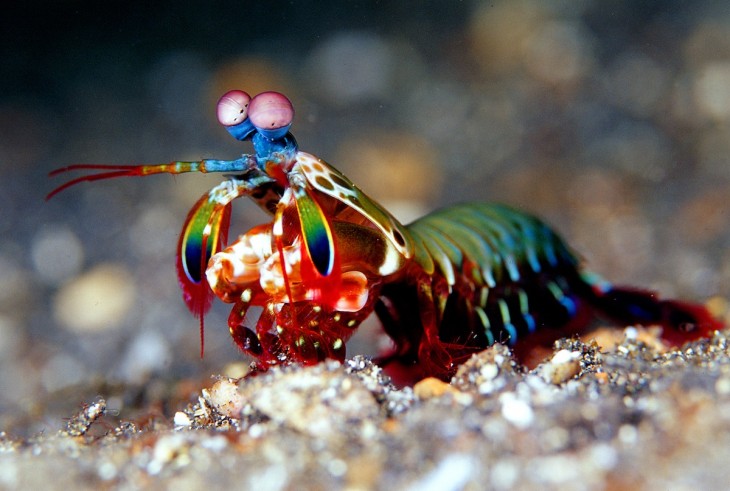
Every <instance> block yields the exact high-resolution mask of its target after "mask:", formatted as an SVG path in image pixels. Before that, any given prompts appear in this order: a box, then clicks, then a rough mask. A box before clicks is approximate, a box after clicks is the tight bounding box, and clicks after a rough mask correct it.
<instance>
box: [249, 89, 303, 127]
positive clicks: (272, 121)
mask: <svg viewBox="0 0 730 491" xmlns="http://www.w3.org/2000/svg"><path fill="white" fill-rule="evenodd" d="M248 117H249V119H250V120H251V123H252V124H253V125H254V126H255V127H256V128H258V129H261V130H275V129H278V128H283V127H285V126H289V125H290V124H291V123H292V121H293V120H294V106H292V103H291V101H290V100H289V99H287V97H286V96H285V95H284V94H280V93H278V92H262V93H260V94H258V95H257V96H255V97H254V98H253V99H251V103H250V104H249V106H248Z"/></svg>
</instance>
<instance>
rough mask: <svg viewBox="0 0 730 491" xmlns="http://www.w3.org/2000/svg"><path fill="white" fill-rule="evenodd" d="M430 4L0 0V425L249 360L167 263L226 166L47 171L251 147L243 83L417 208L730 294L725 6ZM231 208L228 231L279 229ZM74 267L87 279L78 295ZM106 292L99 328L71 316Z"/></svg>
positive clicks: (647, 275) (591, 261)
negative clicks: (230, 121) (213, 171)
mask: <svg viewBox="0 0 730 491" xmlns="http://www.w3.org/2000/svg"><path fill="white" fill-rule="evenodd" d="M203 5H204V6H203ZM416 5H417V7H414V3H413V2H401V1H391V2H374V1H373V2H366V1H352V2H339V1H338V2H334V1H333V2H322V1H318V2H296V1H294V2H283V1H268V2H206V3H204V4H203V3H202V2H200V3H199V2H175V3H170V4H167V5H166V6H153V2H104V3H103V4H101V3H98V2H81V1H79V2H73V1H68V2H40V1H38V2H26V3H25V5H23V6H18V5H10V6H4V7H3V9H4V11H3V14H2V20H0V28H1V29H0V40H1V43H2V44H1V51H0V62H1V63H0V75H1V76H0V170H1V174H0V175H1V176H2V180H1V181H0V182H2V184H1V185H0V186H1V188H0V191H1V192H0V234H1V235H0V272H2V274H0V411H1V413H2V415H3V416H2V417H0V428H2V427H3V426H5V425H6V424H10V422H12V421H15V420H16V419H17V418H16V417H14V416H12V415H13V414H17V413H24V414H32V415H33V414H35V415H38V416H41V415H43V414H45V411H44V409H43V403H42V402H41V401H44V400H46V399H47V397H48V395H49V394H50V395H53V394H57V393H59V391H66V393H68V392H70V393H71V394H72V395H71V396H69V398H70V399H71V401H72V402H73V403H75V402H77V401H79V400H81V399H82V396H81V395H77V394H78V392H74V387H79V386H85V385H88V384H90V383H91V382H93V381H98V380H105V381H116V382H120V383H122V384H125V383H126V384H133V383H134V384H149V383H152V382H151V381H154V380H156V379H160V378H170V379H179V378H181V377H184V376H189V377H200V378H203V377H206V376H207V375H208V374H210V373H215V372H220V371H221V370H225V369H226V367H227V366H228V364H229V363H231V362H235V361H240V360H241V357H240V355H239V354H238V353H237V352H236V350H235V349H234V347H233V346H232V343H231V341H230V339H229V337H228V334H227V329H226V328H225V316H226V315H227V308H226V306H222V305H218V306H217V307H216V308H215V309H214V311H213V312H212V313H211V315H210V316H209V317H208V319H207V326H208V330H207V337H206V356H205V358H204V359H203V360H202V361H201V360H200V359H199V358H198V350H199V348H198V333H197V322H196V321H195V319H193V318H192V317H191V316H190V315H189V314H188V313H187V312H186V310H185V308H184V306H183V304H182V301H181V300H180V295H179V292H178V290H177V284H176V280H175V272H174V251H175V244H176V241H177V234H178V233H179V229H180V227H181V225H182V222H183V220H184V218H185V215H186V213H187V210H188V209H189V208H190V206H192V204H193V203H194V202H195V201H196V200H197V198H198V197H199V196H200V195H202V194H203V193H204V192H205V191H206V190H207V189H208V188H210V187H212V186H213V185H214V184H215V183H217V182H219V181H220V178H217V177H215V176H212V177H211V176H177V177H174V178H173V177H170V176H156V177H149V178H145V179H119V180H115V181H109V182H99V183H95V184H82V185H79V186H78V187H76V188H72V189H70V190H68V191H66V192H64V193H62V194H61V195H59V196H58V197H57V198H54V199H53V200H52V201H50V202H44V196H45V195H46V194H47V193H48V192H49V191H50V190H52V189H53V188H54V187H55V186H56V185H58V184H60V183H61V182H63V181H62V179H58V178H56V179H50V178H48V177H47V173H48V172H49V171H50V170H52V169H54V168H57V167H60V166H62V165H66V164H69V163H138V162H139V163H141V162H145V163H155V162H165V161H168V160H173V159H174V160H178V159H187V160H194V159H197V158H201V157H217V158H235V157H237V156H238V155H239V154H240V153H242V152H247V151H249V150H250V149H249V147H248V146H246V145H242V144H240V143H239V142H236V141H234V140H232V139H231V138H230V137H229V136H228V135H227V133H226V132H225V131H224V130H223V129H221V128H220V127H218V125H217V124H216V121H215V102H216V100H217V98H218V97H219V96H220V95H221V94H222V93H223V92H225V91H226V90H229V89H231V88H241V89H244V90H247V91H248V92H250V93H252V94H254V93H257V92H260V91H263V90H272V89H273V90H280V91H282V92H285V93H286V94H287V95H288V96H289V97H290V98H291V99H292V101H293V103H294V106H295V109H296V111H297V116H296V119H295V124H294V127H293V129H292V131H293V133H294V134H295V135H296V136H297V139H298V141H299V143H300V147H301V148H302V149H303V150H306V151H309V152H312V153H315V154H317V155H318V156H320V157H322V158H325V159H326V160H328V161H329V162H330V163H331V164H333V165H335V166H336V167H338V168H339V169H341V170H343V171H344V172H345V173H346V174H347V175H348V176H350V177H351V178H352V179H353V180H354V181H355V182H357V183H358V184H359V185H360V186H361V187H362V188H363V189H364V190H365V191H366V192H368V193H369V194H371V195H372V196H374V197H376V198H377V199H379V200H381V201H382V202H383V203H384V204H385V205H386V206H387V207H388V208H389V209H392V210H393V211H394V212H395V213H396V214H397V215H398V216H399V217H401V218H402V219H404V220H405V221H408V220H410V219H412V218H414V217H415V216H417V215H419V214H421V213H424V212H426V211H428V210H430V209H433V208H436V207H438V206H441V205H444V204H447V203H451V202H457V201H465V200H495V201H503V202H508V203H511V204H514V205H517V206H520V207H522V208H524V209H526V210H528V211H530V212H532V213H535V214H538V215H540V216H542V217H544V218H545V219H547V220H548V221H549V222H550V223H552V224H553V225H554V226H555V227H556V228H557V229H558V230H560V231H561V233H562V234H563V235H564V236H565V237H566V238H567V239H568V241H569V242H570V243H571V244H572V245H573V246H574V247H575V248H576V250H577V251H579V252H580V253H581V254H582V255H583V257H584V258H585V259H586V263H587V264H588V266H589V267H590V268H592V269H594V270H596V271H598V272H600V273H602V274H604V275H605V276H607V277H608V278H609V279H610V280H612V281H615V282H622V283H633V284H639V285H643V286H647V287H651V288H654V289H658V290H659V291H660V292H662V294H664V295H676V296H682V297H686V298H690V299H694V300H703V301H704V300H706V299H708V298H710V297H713V296H717V297H718V299H716V300H715V301H716V302H718V303H719V304H722V301H721V299H722V298H728V296H729V295H730V286H729V285H730V252H729V251H728V246H729V245H730V215H729V211H730V204H728V197H730V166H729V164H730V162H729V159H728V155H730V143H729V142H730V125H729V124H728V123H729V121H730V14H729V13H728V8H727V6H726V4H725V2H721V1H717V2H712V1H700V2H659V1H655V2H631V1H599V0H592V1H591V0H584V1H564V2H560V1H558V2H550V3H549V4H547V3H546V2H539V1H509V0H507V1H496V2H479V1H464V2H442V1H426V2H418V3H417V4H416ZM240 201H241V203H240V204H239V205H238V206H237V210H236V215H235V216H234V222H233V224H232V230H231V235H232V236H235V235H236V234H239V233H243V232H244V231H246V230H247V229H248V228H249V227H250V226H252V225H254V224H256V223H260V222H263V221H266V220H267V218H266V216H265V215H264V214H263V213H261V212H260V211H259V210H258V209H257V208H255V207H254V206H253V205H252V204H250V203H245V202H244V201H246V200H240ZM78 278H82V279H84V278H85V279H86V284H87V285H90V286H89V288H88V291H89V293H85V294H76V295H75V296H74V295H73V294H72V293H73V291H74V287H73V285H75V284H76V285H78V281H79V280H78ZM69 292H71V293H69ZM64 298H66V299H68V298H71V300H65V301H63V300H62V299H64ZM113 300H114V301H118V302H119V307H118V308H117V310H114V308H110V310H108V311H104V312H108V313H107V314H105V316H106V317H103V321H99V320H98V319H97V320H96V321H90V322H89V323H86V324H83V323H81V324H79V323H78V322H76V321H74V320H73V319H77V318H79V317H80V316H81V313H83V312H87V311H92V313H93V312H94V311H97V309H102V311H103V309H104V308H105V307H108V304H109V303H114V302H112V301H113ZM64 302H65V303H64ZM60 304H64V305H66V307H63V308H62V307H61V306H60ZM68 304H71V307H69V306H68ZM74 305H75V307H73V306H74ZM64 308H65V309H66V310H65V312H66V313H65V314H64V313H63V309H64ZM69 309H70V310H69ZM74 309H76V310H74ZM69 318H71V319H72V320H71V321H69V320H68V319H69ZM372 327H373V326H370V327H368V328H366V329H369V331H368V332H371V333H372V332H374V329H373V328H372ZM370 335H371V336H372V334H370ZM363 336H364V338H363V339H364V340H365V341H366V340H367V336H368V335H367V334H365V335H363ZM360 345H361V344H353V345H352V346H351V351H350V352H351V353H354V352H355V351H357V350H358V346H360ZM43 424H44V423H43V422H42V421H41V422H40V423H39V425H40V426H39V427H43ZM53 424H54V425H55V423H53Z"/></svg>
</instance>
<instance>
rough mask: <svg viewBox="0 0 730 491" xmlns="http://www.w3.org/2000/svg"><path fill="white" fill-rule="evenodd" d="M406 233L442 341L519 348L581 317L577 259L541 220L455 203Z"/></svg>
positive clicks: (492, 207)
mask: <svg viewBox="0 0 730 491" xmlns="http://www.w3.org/2000/svg"><path fill="white" fill-rule="evenodd" d="M408 230H409V231H410V232H411V234H412V236H413V238H414V240H415V242H416V257H415V259H416V262H417V263H418V264H419V265H420V266H421V268H422V270H423V273H425V276H424V277H422V278H421V281H423V279H424V278H425V277H426V276H428V277H430V281H431V282H432V287H433V291H434V300H435V304H436V306H437V309H436V310H437V313H438V315H439V316H440V319H439V320H438V322H439V326H440V328H439V337H440V338H441V340H442V341H443V342H446V343H456V344H462V345H470V346H488V345H491V344H492V343H494V342H495V341H500V342H508V343H510V344H513V343H514V342H516V341H517V340H518V339H519V338H520V337H521V336H524V335H525V334H527V333H531V332H533V331H535V330H536V329H541V328H544V327H561V326H563V325H565V324H566V323H567V322H569V321H570V320H571V319H572V318H573V317H574V316H575V315H576V313H577V310H578V301H579V297H581V295H582V294H583V293H584V292H582V290H583V289H585V288H587V285H586V283H585V282H584V281H583V280H582V279H581V276H580V273H579V271H578V269H577V266H578V261H577V259H576V257H575V255H574V254H573V253H572V252H571V251H570V250H569V249H568V247H567V246H566V245H565V244H564V243H563V241H562V240H561V239H560V238H559V237H558V236H557V235H556V234H555V233H554V232H553V231H552V230H550V228H549V227H548V226H547V225H545V224H544V223H543V222H541V221H540V220H538V219H537V218H535V217H532V216H530V215H526V214H524V213H521V212H518V211H516V210H514V209H512V208H510V207H507V206H504V205H496V204H468V205H457V206H454V207H450V208H446V209H443V210H439V211H437V212H434V213H432V214H430V215H427V216H425V217H423V218H421V219H419V220H417V221H415V222H413V223H412V224H410V225H409V226H408ZM444 298H445V299H446V300H445V303H444Z"/></svg>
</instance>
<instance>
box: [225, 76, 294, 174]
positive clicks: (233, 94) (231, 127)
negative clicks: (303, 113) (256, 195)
mask: <svg viewBox="0 0 730 491" xmlns="http://www.w3.org/2000/svg"><path fill="white" fill-rule="evenodd" d="M217 113H218V121H219V122H220V123H221V124H222V125H223V126H225V128H226V130H228V132H229V133H230V134H231V136H233V138H235V139H236V140H240V141H247V140H251V142H252V143H253V147H254V151H255V153H256V161H257V164H258V166H259V168H261V169H263V168H264V167H265V166H266V164H267V162H272V161H273V162H277V163H278V162H281V161H282V160H284V161H286V160H288V159H290V158H292V157H293V156H294V154H295V153H296V152H297V150H298V145H297V141H296V139H294V136H293V135H292V134H291V133H289V128H291V125H292V121H293V120H294V107H293V105H292V103H291V101H290V100H289V99H288V98H287V97H286V96H285V95H283V94H280V93H279V92H273V91H269V92H262V93H261V94H258V95H256V96H255V97H253V98H251V97H250V96H249V95H248V94H247V93H246V92H244V91H242V90H231V91H229V92H226V93H225V94H224V95H223V97H221V98H220V100H219V101H218V109H217Z"/></svg>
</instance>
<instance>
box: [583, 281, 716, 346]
mask: <svg viewBox="0 0 730 491" xmlns="http://www.w3.org/2000/svg"><path fill="white" fill-rule="evenodd" d="M592 288H593V298H592V299H591V303H592V304H593V306H594V307H595V308H596V309H598V310H600V311H601V312H602V313H604V314H605V315H607V316H608V317H609V318H611V319H613V320H616V321H618V322H621V323H625V324H643V325H660V326H662V327H663V328H664V331H663V333H662V338H663V339H664V340H665V341H667V342H668V343H670V344H672V345H675V346H679V345H681V344H683V343H685V342H687V341H693V340H695V339H699V338H702V337H710V336H712V333H713V332H714V331H716V330H720V329H722V328H723V327H724V326H723V323H722V322H721V321H720V320H719V319H716V318H714V317H713V316H712V314H710V312H709V311H708V310H707V308H706V307H705V306H704V305H700V304H693V303H690V302H683V301H678V300H660V299H659V298H658V297H657V295H656V294H655V293H654V292H650V291H643V290H639V289H634V288H626V287H614V286H607V285H602V286H598V285H596V284H593V285H592Z"/></svg>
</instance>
